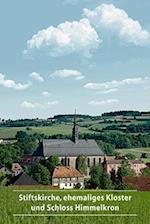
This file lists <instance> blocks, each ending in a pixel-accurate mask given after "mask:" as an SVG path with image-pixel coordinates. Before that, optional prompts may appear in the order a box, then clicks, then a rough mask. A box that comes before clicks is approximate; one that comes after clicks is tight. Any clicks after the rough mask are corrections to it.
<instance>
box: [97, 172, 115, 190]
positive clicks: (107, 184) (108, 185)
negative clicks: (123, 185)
mask: <svg viewBox="0 0 150 224" xmlns="http://www.w3.org/2000/svg"><path fill="white" fill-rule="evenodd" d="M100 188H102V189H112V188H113V185H112V182H111V179H110V177H109V175H108V174H107V173H103V174H102V176H101V178H100Z"/></svg>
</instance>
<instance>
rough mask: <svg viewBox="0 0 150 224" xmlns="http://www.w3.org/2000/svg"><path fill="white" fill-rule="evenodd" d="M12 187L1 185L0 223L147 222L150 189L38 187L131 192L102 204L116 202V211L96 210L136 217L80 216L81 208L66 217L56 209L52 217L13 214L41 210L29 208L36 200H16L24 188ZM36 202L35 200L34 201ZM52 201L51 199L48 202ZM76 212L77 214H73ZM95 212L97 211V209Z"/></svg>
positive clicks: (56, 192) (60, 192) (144, 223)
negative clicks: (149, 190) (16, 190)
mask: <svg viewBox="0 0 150 224" xmlns="http://www.w3.org/2000/svg"><path fill="white" fill-rule="evenodd" d="M14 189H18V188H16V187H15V188H14V187H8V188H7V187H3V188H0V194H1V200H0V223H1V224H20V223H21V224H31V223H32V224H40V223H42V224H49V223H51V224H81V223H82V224H84V223H85V224H91V223H92V224H97V223H100V224H117V223H119V224H149V223H150V212H149V205H150V192H103V191H95V190H93V191H89V190H88V191H82V190H80V191H64V190H62V191H55V190H53V191H49V192H44V191H41V192H40V194H42V193H44V194H45V195H49V194H51V193H53V194H54V195H56V194H57V195H60V196H63V195H66V194H68V193H69V194H71V195H85V194H87V193H88V194H92V195H95V196H98V195H105V194H109V193H111V194H115V195H122V194H123V195H128V196H129V195H131V196H132V198H133V199H132V201H130V202H122V201H121V202H106V203H105V204H109V205H119V207H120V211H119V212H108V211H107V212H106V211H105V212H104V211H101V212H99V214H105V215H107V214H115V215H119V214H137V217H136V216H135V217H130V216H125V217H123V216H116V217H108V216H106V217H96V216H91V217H88V216H84V217H82V216H79V214H81V213H82V214H85V213H84V212H78V213H77V212H74V213H73V212H71V214H73V216H70V217H67V216H63V217H62V216H61V217H60V216H58V215H57V214H59V212H58V213H56V212H55V213H52V212H51V213H52V214H55V215H56V216H54V217H52V216H49V217H45V216H43V217H14V216H13V214H29V213H30V214H38V215H39V214H43V212H30V207H31V204H32V205H33V204H34V203H35V202H32V203H31V202H19V200H18V196H19V194H20V193H23V192H13V190H14ZM19 189H24V190H26V189H27V190H28V192H26V191H25V192H24V194H26V193H32V194H38V193H39V192H36V193H35V192H34V193H33V192H32V191H31V192H30V191H29V190H33V187H28V188H27V187H22V188H19ZM34 189H38V190H39V189H40V190H41V189H43V190H44V189H48V188H47V187H46V188H44V187H36V188H35V187H34ZM73 203H74V202H72V201H69V202H67V205H73ZM99 203H101V202H95V203H92V202H90V205H93V204H94V205H98V204H99ZM36 204H37V202H36ZM51 204H53V202H51ZM82 204H83V205H87V204H89V202H88V203H87V202H82ZM45 213H46V214H50V212H47V211H46V212H44V214H45ZM61 213H63V214H66V213H67V214H68V213H69V212H66V213H65V212H61ZM76 213H77V214H78V216H77V215H76ZM95 213H96V212H88V213H87V212H86V214H91V215H94V214H95ZM97 214H98V213H97Z"/></svg>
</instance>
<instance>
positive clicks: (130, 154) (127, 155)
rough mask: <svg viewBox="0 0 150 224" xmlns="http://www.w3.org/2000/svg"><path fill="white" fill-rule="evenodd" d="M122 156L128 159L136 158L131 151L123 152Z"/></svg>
mask: <svg viewBox="0 0 150 224" xmlns="http://www.w3.org/2000/svg"><path fill="white" fill-rule="evenodd" d="M124 156H125V157H127V158H128V159H130V160H134V159H136V156H135V155H134V154H132V153H127V154H125V155H124Z"/></svg>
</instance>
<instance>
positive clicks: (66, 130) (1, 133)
mask: <svg viewBox="0 0 150 224" xmlns="http://www.w3.org/2000/svg"><path fill="white" fill-rule="evenodd" d="M17 131H26V132H27V133H29V134H33V133H40V134H45V135H48V136H50V135H55V134H64V135H71V131H72V124H70V125H68V124H67V125H66V124H59V125H53V126H49V127H31V130H28V131H27V130H26V127H8V128H0V139H8V138H15V135H16V133H17ZM91 132H92V131H90V130H88V129H87V128H84V127H81V128H80V133H91Z"/></svg>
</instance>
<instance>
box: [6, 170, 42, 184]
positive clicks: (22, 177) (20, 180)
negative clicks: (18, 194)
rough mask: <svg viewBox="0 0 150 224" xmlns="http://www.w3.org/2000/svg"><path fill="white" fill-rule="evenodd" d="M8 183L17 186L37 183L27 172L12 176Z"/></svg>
mask: <svg viewBox="0 0 150 224" xmlns="http://www.w3.org/2000/svg"><path fill="white" fill-rule="evenodd" d="M9 185H17V186H22V185H23V186H26V185H38V183H37V182H36V181H35V180H34V179H33V178H32V177H31V176H29V175H28V174H26V173H20V174H19V175H17V176H14V177H13V178H12V179H11V181H10V182H9Z"/></svg>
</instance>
